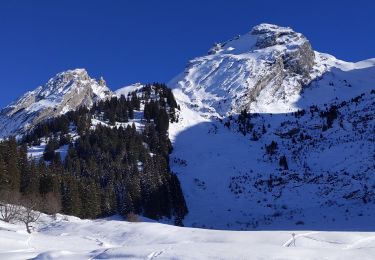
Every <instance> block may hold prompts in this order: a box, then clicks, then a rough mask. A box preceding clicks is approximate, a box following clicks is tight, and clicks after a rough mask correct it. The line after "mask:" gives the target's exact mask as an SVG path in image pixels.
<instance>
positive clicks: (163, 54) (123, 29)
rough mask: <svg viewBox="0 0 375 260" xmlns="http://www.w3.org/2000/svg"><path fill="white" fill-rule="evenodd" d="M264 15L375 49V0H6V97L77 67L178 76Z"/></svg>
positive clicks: (328, 47) (359, 51)
mask: <svg viewBox="0 0 375 260" xmlns="http://www.w3.org/2000/svg"><path fill="white" fill-rule="evenodd" d="M261 22H268V23H275V24H279V25H283V26H291V27H292V28H294V29H295V30H296V31H299V32H302V33H303V34H304V35H306V36H307V37H308V38H309V39H310V41H311V43H312V45H313V47H314V49H316V50H318V51H321V52H327V53H330V54H333V55H335V56H336V57H338V58H340V59H344V60H348V61H358V60H361V59H366V58H371V57H375V1H372V0H368V1H365V0H355V1H348V0H340V1H339V0H337V1H334V0H332V1H330V0H325V1H322V0H310V1H308V0H306V1H302V0H301V1H297V0H294V1H291V0H289V1H288V0H283V1H281V0H262V1H251V0H247V1H245V0H228V1H220V0H217V1H207V0H189V1H184V0H173V1H172V0H168V1H167V0H166V1H163V0H148V1H146V0H132V1H130V0H123V1H120V0H119V1H115V0H103V1H95V0H90V1H84V0H74V1H72V0H64V1H62V0H53V1H52V0H32V1H31V0H24V1H21V0H1V1H0V33H1V34H0V76H1V81H0V89H1V94H0V97H1V98H0V106H1V107H2V106H4V105H6V104H8V103H9V102H11V101H12V100H14V99H16V98H17V97H18V96H19V95H21V94H23V93H24V92H25V91H27V90H32V89H34V88H36V87H37V86H39V85H41V84H44V83H45V82H46V81H47V80H48V79H49V78H50V77H51V76H53V75H55V74H56V73H58V72H60V71H63V70H67V69H71V68H82V67H83V68H86V69H87V70H88V71H89V74H90V75H91V76H93V77H99V76H103V77H104V78H105V79H106V81H107V83H108V85H109V87H110V88H111V89H117V88H119V87H121V86H124V85H127V84H130V83H134V82H145V83H146V82H152V81H161V82H168V80H169V79H171V78H172V77H173V76H174V75H176V74H177V73H179V72H180V71H182V70H183V69H184V67H185V65H186V63H187V61H188V60H189V59H191V58H193V57H196V56H199V55H202V54H205V53H206V52H207V50H208V49H209V48H210V47H211V46H212V44H213V43H214V42H220V41H225V40H227V39H230V38H232V37H233V36H235V35H238V34H243V33H246V32H247V31H249V30H250V28H251V27H252V26H254V25H256V24H258V23H261Z"/></svg>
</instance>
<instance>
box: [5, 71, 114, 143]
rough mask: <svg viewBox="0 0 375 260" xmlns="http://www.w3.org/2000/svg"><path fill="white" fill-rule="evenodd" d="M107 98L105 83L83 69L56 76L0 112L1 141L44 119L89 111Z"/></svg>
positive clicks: (109, 93)
mask: <svg viewBox="0 0 375 260" xmlns="http://www.w3.org/2000/svg"><path fill="white" fill-rule="evenodd" d="M110 95H111V91H110V90H109V89H108V88H107V86H106V83H105V81H104V80H103V79H100V80H98V81H97V80H95V79H92V78H90V76H89V75H88V74H87V72H86V70H84V69H75V70H68V71H65V72H62V73H59V74H57V75H56V76H55V77H53V78H51V79H50V80H49V81H48V82H47V83H46V84H45V85H44V86H40V87H38V88H37V89H35V90H33V91H30V92H27V93H26V94H25V95H23V96H22V97H21V98H19V99H18V100H17V101H15V102H14V103H12V104H10V105H9V106H7V107H5V108H4V109H2V110H1V112H0V137H6V136H8V135H18V134H22V133H24V132H25V131H26V130H29V129H31V128H32V127H33V126H35V125H36V124H38V123H39V122H42V121H43V120H45V119H48V118H51V117H56V116H59V115H62V114H65V113H66V112H68V111H71V110H75V109H77V108H78V107H80V106H87V107H90V106H92V105H93V103H94V102H95V101H97V100H100V99H104V98H107V97H109V96H110Z"/></svg>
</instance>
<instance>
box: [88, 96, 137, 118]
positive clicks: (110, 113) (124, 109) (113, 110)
mask: <svg viewBox="0 0 375 260" xmlns="http://www.w3.org/2000/svg"><path fill="white" fill-rule="evenodd" d="M139 109H140V99H139V98H138V96H137V95H136V93H134V92H133V93H132V94H131V95H130V97H127V98H126V97H125V96H121V97H120V98H117V97H113V98H111V99H108V100H102V101H99V102H97V103H96V104H94V106H93V108H92V109H91V110H92V112H93V113H94V114H95V116H96V117H98V118H99V119H100V120H103V121H109V124H111V125H114V124H115V122H121V123H125V122H128V120H129V119H134V110H139Z"/></svg>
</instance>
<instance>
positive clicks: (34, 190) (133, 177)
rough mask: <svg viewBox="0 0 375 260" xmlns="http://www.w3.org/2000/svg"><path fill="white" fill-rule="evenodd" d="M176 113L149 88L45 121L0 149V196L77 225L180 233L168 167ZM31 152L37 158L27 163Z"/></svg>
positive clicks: (177, 195)
mask: <svg viewBox="0 0 375 260" xmlns="http://www.w3.org/2000/svg"><path fill="white" fill-rule="evenodd" d="M178 109H179V107H178V105H177V103H176V101H175V99H174V96H173V94H172V92H171V90H170V89H168V88H167V87H166V86H165V85H164V84H157V83H155V84H152V85H145V86H143V87H142V88H141V89H138V90H137V91H135V92H132V93H129V94H128V95H127V96H120V97H115V96H114V97H112V98H110V99H107V100H101V101H99V102H97V103H96V104H94V105H93V107H92V108H91V109H88V108H86V107H81V108H80V109H78V110H76V111H71V112H68V113H66V114H64V115H61V116H59V117H56V118H53V119H49V120H47V121H44V122H42V123H40V124H38V125H37V126H36V127H35V128H34V129H33V130H32V131H30V132H29V133H27V134H26V135H24V136H23V138H22V139H20V140H16V139H15V138H14V137H10V138H8V139H6V140H3V141H1V142H0V189H1V190H2V191H9V192H13V193H14V194H18V193H20V194H21V195H26V196H36V197H40V198H42V200H44V201H45V203H44V204H45V205H51V204H52V205H56V206H54V207H53V208H54V211H60V209H61V212H63V213H65V214H69V215H75V216H79V217H82V218H96V217H103V216H109V215H113V214H117V213H118V214H121V215H123V216H125V217H126V216H128V215H129V214H141V215H144V216H146V217H149V218H152V219H161V218H164V217H166V218H172V219H174V221H175V223H176V224H178V225H182V220H183V218H184V216H185V215H186V214H187V207H186V204H185V200H184V196H183V194H182V191H181V188H180V183H179V180H178V178H177V177H176V175H175V174H173V173H172V172H171V170H170V167H169V154H170V152H171V151H172V145H171V143H170V140H169V138H168V127H169V122H175V121H177V120H178V116H177V114H176V111H177V110H178ZM94 121H95V122H96V123H95V124H93V122H94ZM135 122H137V123H138V124H137V126H136V125H135ZM35 146H40V147H44V153H43V156H42V157H40V158H35V157H32V156H28V149H30V147H35ZM61 147H66V155H65V156H61V154H60V153H59V152H58V151H59V148H61ZM2 199H3V200H4V198H2ZM51 201H53V203H51ZM51 207H52V206H51ZM40 210H43V211H46V212H48V211H49V210H48V209H43V208H41V209H40Z"/></svg>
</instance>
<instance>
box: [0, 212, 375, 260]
mask: <svg viewBox="0 0 375 260" xmlns="http://www.w3.org/2000/svg"><path fill="white" fill-rule="evenodd" d="M293 233H294V234H295V239H294V241H293V238H292V234H293ZM374 254H375V233H374V232H326V231H306V230H303V231H300V230H298V231H293V230H288V231H218V230H206V229H197V228H181V227H175V226H170V225H164V224H160V223H152V222H138V223H130V222H126V221H123V220H122V219H120V218H116V217H113V218H107V219H98V220H81V219H78V218H76V217H69V216H63V215H57V219H56V220H54V219H52V218H51V217H50V216H47V215H42V217H41V218H40V220H39V222H38V223H37V224H36V225H35V227H34V231H33V233H32V234H28V233H27V232H26V231H25V228H24V226H23V225H19V224H9V223H5V222H3V221H0V259H7V260H13V259H38V260H39V259H69V260H73V259H270V260H272V259H307V260H309V259H337V260H338V259H340V260H345V259H350V260H355V259H361V260H366V259H373V256H374Z"/></svg>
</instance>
